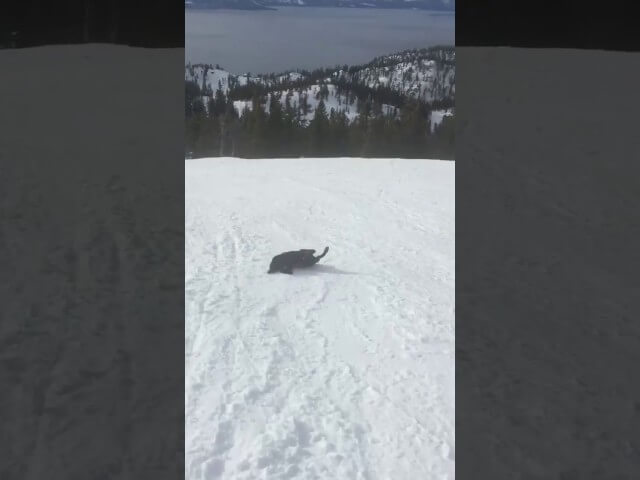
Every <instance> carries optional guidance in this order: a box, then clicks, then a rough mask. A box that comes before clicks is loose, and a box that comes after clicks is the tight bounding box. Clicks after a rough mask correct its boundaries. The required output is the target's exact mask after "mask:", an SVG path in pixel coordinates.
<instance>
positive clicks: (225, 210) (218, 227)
mask: <svg viewBox="0 0 640 480" xmlns="http://www.w3.org/2000/svg"><path fill="white" fill-rule="evenodd" d="M454 170H455V164H454V163H453V162H446V161H438V160H398V159H388V160H375V159H353V158H350V159H345V158H342V159H338V158H336V159H287V160H284V159H272V160H242V159H233V158H216V159H213V158H210V159H198V160H189V161H186V162H185V189H186V202H185V217H186V220H185V221H186V239H185V242H186V244H185V269H186V272H185V275H186V278H185V289H186V292H185V293H186V306H185V309H186V326H185V333H186V336H185V352H186V359H185V368H186V372H185V378H186V379H185V382H186V384H185V408H186V412H185V414H186V432H185V433H186V452H185V454H186V458H185V460H186V464H185V474H186V478H187V480H196V479H217V478H224V479H239V480H242V479H267V478H268V479H304V480H309V479H331V480H339V479H345V480H346V479H349V480H353V479H368V480H375V479H381V480H382V479H384V480H388V479H393V480H396V479H426V480H430V479H452V478H454V472H455V469H454V462H455V459H454V457H455V435H454V431H455V430H454V404H455V391H454V313H455V312H454V246H455V245H454V225H455V218H454V207H455V205H454ZM325 246H329V248H330V250H329V253H328V254H327V256H326V257H324V258H323V259H322V260H321V261H320V263H319V264H318V265H316V266H315V267H313V268H312V269H309V270H296V271H295V272H294V275H284V274H272V275H268V274H267V273H266V272H267V269H268V267H269V262H270V260H271V258H272V257H273V256H274V255H276V254H278V253H281V252H284V251H287V250H296V249H300V248H314V249H316V250H317V251H318V253H320V252H321V251H322V249H323V248H324V247H325Z"/></svg>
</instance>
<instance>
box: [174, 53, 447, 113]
mask: <svg viewBox="0 0 640 480" xmlns="http://www.w3.org/2000/svg"><path fill="white" fill-rule="evenodd" d="M185 80H186V81H188V82H194V83H195V84H196V85H198V87H199V88H200V90H201V92H202V94H203V95H202V96H201V99H202V103H203V104H204V105H205V106H207V105H208V104H209V102H210V101H211V100H212V98H213V97H214V95H215V92H216V91H217V90H221V91H222V92H223V93H224V94H225V95H227V94H229V93H230V92H231V94H232V96H235V97H238V96H242V92H241V93H237V92H238V91H239V88H240V87H246V86H247V85H248V84H252V85H260V86H262V87H264V88H265V89H267V90H268V91H269V92H271V93H268V94H267V97H266V99H265V106H268V104H269V99H270V96H271V95H272V94H276V95H278V96H280V102H281V103H282V105H283V106H284V105H285V101H286V99H287V94H288V95H289V101H290V102H291V104H292V105H294V108H297V107H300V106H301V104H302V102H303V101H304V103H305V104H306V107H305V108H304V109H300V110H301V112H300V115H301V117H302V118H303V119H306V120H311V119H312V118H313V115H314V112H315V107H316V106H317V104H318V103H319V92H320V90H321V88H322V87H323V86H326V87H327V90H328V91H327V92H326V95H325V98H324V102H325V105H326V106H327V111H330V110H331V108H333V109H334V110H335V111H336V112H344V113H345V115H346V116H347V118H348V119H349V120H353V119H355V117H356V116H357V115H358V112H359V111H360V107H359V105H358V103H359V101H358V99H357V98H356V95H354V94H353V91H352V90H353V89H354V88H368V89H371V91H372V92H373V91H380V90H381V89H388V94H387V95H386V96H387V97H390V99H389V101H388V102H387V103H383V104H382V113H385V114H388V113H392V112H396V113H397V107H398V105H394V102H393V100H394V99H395V100H396V103H398V102H400V101H401V100H402V99H403V98H410V99H416V100H419V101H420V102H422V103H425V104H429V105H432V104H434V102H435V103H443V104H446V105H448V106H449V108H440V109H438V110H439V111H438V112H437V114H436V115H434V116H433V118H432V123H433V124H434V126H435V124H437V123H439V122H440V121H441V119H442V116H443V115H445V114H447V115H449V114H452V109H451V108H452V106H453V104H454V103H455V49H454V48H452V47H434V48H429V49H420V50H408V51H405V52H400V53H396V54H392V55H386V56H381V57H378V58H376V59H374V60H373V61H371V62H370V63H368V64H366V65H360V66H354V67H347V66H344V67H340V68H334V69H319V70H317V71H314V72H307V71H303V72H284V73H280V74H269V75H251V74H248V73H245V74H241V75H234V74H232V73H230V72H228V71H226V70H224V69H222V68H220V66H219V65H203V64H197V65H191V64H188V65H186V66H185ZM394 94H395V97H394ZM245 96H246V98H239V99H236V102H235V107H236V110H238V113H240V114H241V113H242V111H243V110H244V108H251V97H250V96H249V95H248V94H246V95H245Z"/></svg>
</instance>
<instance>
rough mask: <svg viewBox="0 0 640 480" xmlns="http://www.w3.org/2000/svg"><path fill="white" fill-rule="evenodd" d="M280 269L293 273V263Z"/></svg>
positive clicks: (289, 273)
mask: <svg viewBox="0 0 640 480" xmlns="http://www.w3.org/2000/svg"><path fill="white" fill-rule="evenodd" d="M280 271H281V272H282V273H286V274H288V275H293V267H292V266H291V265H284V266H283V267H282V268H281V269H280Z"/></svg>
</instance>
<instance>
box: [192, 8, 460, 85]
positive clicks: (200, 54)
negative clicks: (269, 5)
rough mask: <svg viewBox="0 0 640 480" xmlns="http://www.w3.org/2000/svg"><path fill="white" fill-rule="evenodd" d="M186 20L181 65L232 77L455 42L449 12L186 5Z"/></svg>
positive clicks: (351, 62) (366, 58)
mask: <svg viewBox="0 0 640 480" xmlns="http://www.w3.org/2000/svg"><path fill="white" fill-rule="evenodd" d="M185 22H186V24H185V32H186V33H185V46H186V53H185V56H186V60H187V62H191V63H212V64H216V63H218V64H220V66H222V67H223V68H225V69H227V70H229V71H231V72H232V73H236V74H239V73H246V72H251V73H271V72H282V71H285V70H290V69H296V68H307V69H313V68H316V67H330V66H334V65H338V64H339V65H342V64H345V63H346V64H348V65H355V64H359V63H365V62H368V61H369V60H371V59H373V58H374V57H376V56H379V55H384V54H387V53H394V52H397V51H400V50H404V49H408V48H421V47H429V46H433V45H454V43H455V15H454V14H453V13H441V12H428V11H423V10H376V9H361V8H357V9H350V8H313V7H279V8H278V10H276V11H240V10H185Z"/></svg>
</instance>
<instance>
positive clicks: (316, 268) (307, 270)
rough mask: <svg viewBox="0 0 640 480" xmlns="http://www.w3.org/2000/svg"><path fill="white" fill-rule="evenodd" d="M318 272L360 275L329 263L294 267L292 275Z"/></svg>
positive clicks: (316, 273) (315, 273)
mask: <svg viewBox="0 0 640 480" xmlns="http://www.w3.org/2000/svg"><path fill="white" fill-rule="evenodd" d="M320 274H333V275H360V274H359V273H358V272H349V271H346V270H340V269H339V268H336V267H332V266H331V265H314V266H313V267H310V268H299V269H295V271H294V275H320Z"/></svg>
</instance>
